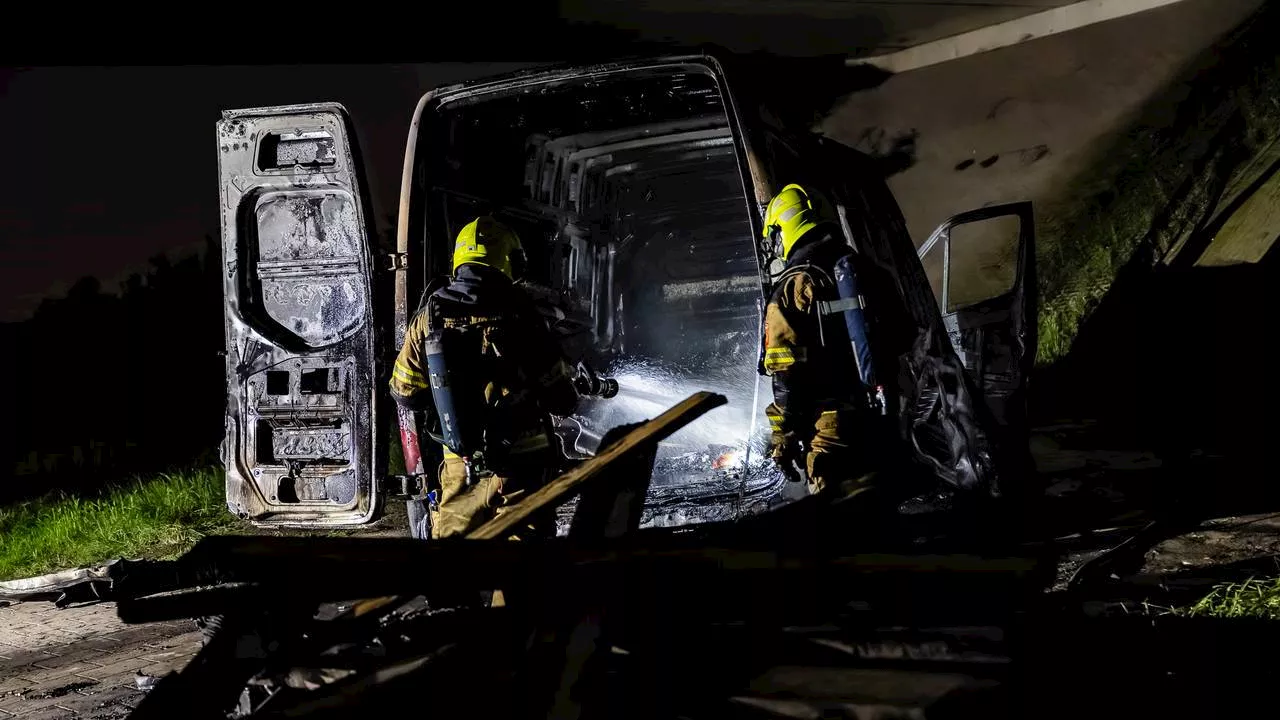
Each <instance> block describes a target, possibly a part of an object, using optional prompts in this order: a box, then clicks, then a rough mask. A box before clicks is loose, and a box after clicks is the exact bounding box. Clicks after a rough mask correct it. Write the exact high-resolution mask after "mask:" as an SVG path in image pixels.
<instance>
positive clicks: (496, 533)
mask: <svg viewBox="0 0 1280 720" xmlns="http://www.w3.org/2000/svg"><path fill="white" fill-rule="evenodd" d="M726 402H728V400H727V399H726V398H725V396H723V395H718V394H716V393H711V392H697V393H694V394H693V395H690V396H689V397H687V398H685V399H684V400H683V401H681V402H680V403H679V404H677V405H676V406H675V407H672V408H671V409H670V410H667V411H666V412H664V413H662V414H661V415H659V416H658V417H656V418H654V419H652V420H649V421H648V422H646V423H644V424H643V425H641V426H640V427H638V428H636V429H635V430H632V431H631V432H629V433H627V434H626V435H624V436H623V437H622V438H620V439H619V440H618V441H617V442H615V443H613V444H612V445H610V446H609V447H607V448H606V449H605V450H604V451H602V452H601V453H600V454H599V455H596V456H595V457H593V458H591V459H590V460H587V461H586V462H584V463H582V464H581V465H579V466H577V467H575V468H573V469H572V470H570V471H569V472H567V473H565V474H563V475H561V476H560V477H558V478H556V479H555V480H552V481H551V482H549V483H547V484H546V485H544V486H543V487H541V488H539V489H538V490H536V491H534V492H533V493H531V494H530V495H529V496H528V497H526V498H525V499H524V500H522V501H521V502H519V503H517V504H516V505H514V506H512V508H511V509H510V510H508V511H507V512H505V513H503V514H502V515H499V516H498V517H496V518H494V519H492V520H490V521H489V522H487V523H485V524H484V525H482V526H480V527H479V528H477V529H476V530H475V531H473V532H472V533H471V534H469V535H467V538H468V539H472V540H496V539H498V538H501V537H505V536H506V535H508V534H509V533H511V531H513V530H514V529H516V528H517V527H518V526H520V525H521V524H523V523H524V522H525V521H527V520H528V519H529V518H530V517H531V516H532V515H533V514H534V513H537V512H538V511H540V510H543V509H545V508H548V507H554V506H556V505H559V504H560V503H562V502H564V501H565V500H568V499H569V498H570V497H572V496H573V495H574V494H575V493H577V492H579V491H580V490H581V489H582V486H583V485H584V484H585V483H588V482H591V481H592V480H594V479H596V478H599V477H601V476H603V475H604V474H605V473H606V472H608V471H609V470H610V469H612V468H613V465H614V464H615V463H617V462H618V461H619V460H621V459H623V458H625V457H627V456H630V455H631V454H632V453H633V452H635V451H636V450H638V449H640V448H641V447H642V446H644V445H646V444H648V443H653V444H657V443H659V442H661V441H662V440H664V439H666V438H668V437H670V436H671V435H672V434H673V433H675V432H676V431H677V430H680V429H681V428H683V427H684V426H685V425H688V424H689V423H691V422H693V421H694V420H696V419H698V418H699V417H701V416H702V415H703V414H704V413H706V412H707V411H708V410H711V409H713V408H717V407H720V406H721V405H724V404H725V403H726Z"/></svg>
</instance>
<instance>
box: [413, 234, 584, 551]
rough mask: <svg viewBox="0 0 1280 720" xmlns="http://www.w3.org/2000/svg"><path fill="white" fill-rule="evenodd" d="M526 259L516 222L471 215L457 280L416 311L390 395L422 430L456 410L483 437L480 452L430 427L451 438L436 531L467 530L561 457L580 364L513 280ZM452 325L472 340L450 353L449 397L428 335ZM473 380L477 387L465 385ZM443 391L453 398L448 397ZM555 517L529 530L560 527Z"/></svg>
mask: <svg viewBox="0 0 1280 720" xmlns="http://www.w3.org/2000/svg"><path fill="white" fill-rule="evenodd" d="M523 266H524V253H523V250H522V248H521V245H520V239H519V237H517V235H516V233H515V232H514V231H512V230H511V229H510V228H509V227H507V226H506V225H504V224H503V223H501V222H499V221H497V220H495V219H494V218H492V217H488V216H483V217H479V218H477V219H475V220H473V221H472V222H470V223H468V224H467V225H466V226H465V227H463V228H462V231H461V232H459V233H458V236H457V240H456V242H455V244H454V251H453V276H452V280H451V282H450V283H449V284H448V285H447V286H445V287H443V288H441V289H439V290H437V291H435V292H434V293H432V294H430V295H429V296H428V298H427V299H426V300H425V301H424V302H423V304H422V306H421V307H420V308H419V310H418V312H417V313H416V314H415V315H414V317H413V319H412V320H411V321H410V323H409V326H408V328H407V330H406V333H405V338H404V345H403V347H401V349H400V354H399V356H398V357H397V358H396V362H395V366H394V368H393V370H392V376H391V394H392V397H393V398H394V399H395V400H396V402H397V403H398V404H400V405H401V407H402V408H405V409H407V410H409V411H411V413H412V416H413V417H415V418H419V422H421V426H420V427H419V428H417V430H418V436H419V437H424V438H425V437H427V432H428V431H429V430H430V429H431V428H430V427H429V426H430V425H432V423H431V421H430V420H427V418H435V419H437V421H438V420H439V419H444V418H446V416H448V420H449V421H450V422H454V423H456V424H465V423H467V422H470V423H473V426H472V427H470V428H462V427H453V428H452V429H453V430H454V431H457V432H462V433H464V434H466V433H470V434H471V435H472V436H473V437H474V436H482V437H483V438H484V440H483V445H484V447H483V452H482V453H481V452H476V453H474V456H473V455H472V454H467V455H459V454H458V453H457V452H455V451H456V450H458V449H459V448H457V447H450V446H449V445H448V441H447V440H446V437H447V436H448V433H444V432H443V431H442V433H437V434H433V435H432V437H434V438H435V439H436V440H437V441H441V444H442V445H444V447H443V461H442V462H441V463H440V467H439V475H438V481H439V498H438V500H437V501H436V502H435V503H434V507H433V508H432V512H431V518H430V520H431V536H432V537H433V538H444V537H452V536H462V535H466V534H467V533H469V532H471V531H473V530H475V529H476V528H478V527H480V526H481V525H483V524H484V523H485V522H487V521H488V520H490V519H491V518H493V517H496V516H497V515H500V514H502V512H503V511H504V509H505V508H507V507H509V506H510V505H512V504H513V503H515V502H517V501H518V500H519V499H521V498H522V497H524V496H526V495H528V494H529V493H530V492H532V491H533V490H535V489H537V488H538V487H539V486H541V485H542V484H543V483H544V482H545V481H546V480H547V479H548V478H547V476H548V474H549V472H550V469H551V468H552V467H553V466H554V464H555V456H554V454H553V453H554V445H553V443H552V434H551V425H550V414H557V415H567V414H569V413H571V412H572V411H573V410H574V408H575V406H576V404H577V400H578V394H577V391H576V390H575V388H574V384H573V376H574V373H573V370H572V368H570V366H569V365H568V363H567V362H566V361H565V359H564V356H563V353H562V352H561V350H560V348H559V346H558V344H557V342H556V341H555V338H554V337H553V336H552V335H551V333H550V331H549V330H548V328H547V326H546V324H545V322H544V321H543V319H542V317H541V316H540V315H539V314H538V313H537V311H536V308H535V306H534V304H533V302H531V300H530V298H529V297H528V296H527V295H526V293H524V292H523V291H521V290H520V289H519V287H518V286H517V285H516V283H515V282H514V281H515V280H517V279H519V278H520V276H521V274H522V272H523ZM445 329H452V330H457V331H461V334H460V335H457V337H470V338H472V339H473V340H474V344H470V345H468V344H463V345H457V346H454V347H457V348H461V349H460V350H446V351H445V352H443V353H442V355H443V358H444V359H443V363H444V364H445V365H446V366H447V372H448V373H449V378H450V380H451V382H450V387H449V388H448V389H449V390H450V391H451V392H452V395H451V396H444V397H443V398H442V396H440V395H434V396H433V389H432V387H431V383H430V382H429V380H428V378H429V377H430V376H431V373H430V371H429V366H430V367H431V370H434V371H437V375H439V374H440V373H439V372H438V371H439V369H440V368H439V366H432V365H431V363H432V357H431V355H430V352H429V349H430V348H433V347H437V346H433V345H431V344H430V341H431V338H432V337H434V336H433V332H436V331H441V330H445ZM450 352H453V353H455V354H454V355H452V356H451V355H450V354H449V353H450ZM459 378H461V380H460V379H459ZM466 388H476V390H477V391H476V392H474V393H471V394H467V393H466ZM434 392H439V389H437V390H436V391H434ZM442 399H443V400H444V401H445V402H446V403H450V404H451V407H442V405H443V404H445V403H442ZM402 414H403V413H402ZM446 424H447V423H446ZM476 425H482V426H483V427H477V426H476ZM436 426H437V427H440V425H438V424H437V425H436ZM455 444H461V443H455ZM474 450H475V448H470V449H468V450H467V451H466V452H468V453H471V452H472V451H474ZM482 456H483V457H482ZM481 459H483V463H481ZM549 520H550V518H544V519H542V520H541V521H539V522H537V523H534V524H533V525H531V526H530V527H529V528H528V530H527V533H528V534H532V535H542V534H546V533H549V532H552V531H553V528H552V527H549ZM521 536H523V533H521V534H518V537H521Z"/></svg>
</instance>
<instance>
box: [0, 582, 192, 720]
mask: <svg viewBox="0 0 1280 720" xmlns="http://www.w3.org/2000/svg"><path fill="white" fill-rule="evenodd" d="M199 649H200V632H199V630H197V629H196V626H195V623H194V622H192V621H179V622H167V623H154V624H150V625H126V624H124V623H122V622H120V619H119V618H117V617H116V607H115V603H109V602H104V603H94V604H87V605H78V606H71V607H67V608H63V609H61V610H59V609H57V608H55V607H54V605H53V603H49V602H34V603H14V604H12V605H8V606H3V607H0V720H11V719H12V718H14V717H17V718H22V720H37V719H39V720H43V719H45V718H49V719H54V718H92V719H93V720H117V719H118V718H124V717H126V716H127V715H128V714H129V712H130V711H132V709H133V707H134V706H135V705H136V704H137V702H138V700H139V699H141V698H142V696H143V693H142V691H140V690H138V687H137V682H136V681H135V679H134V677H135V675H136V674H137V673H138V672H141V673H142V674H144V675H154V676H161V675H164V674H165V673H167V672H170V671H173V670H177V669H181V668H182V667H183V666H184V665H185V664H186V663H187V661H188V660H190V659H191V657H192V656H193V655H194V654H195V653H196V651H197V650H199Z"/></svg>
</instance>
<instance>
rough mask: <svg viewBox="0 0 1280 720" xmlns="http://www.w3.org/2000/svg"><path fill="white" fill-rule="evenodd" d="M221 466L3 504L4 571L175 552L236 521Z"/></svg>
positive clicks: (0, 558)
mask: <svg viewBox="0 0 1280 720" xmlns="http://www.w3.org/2000/svg"><path fill="white" fill-rule="evenodd" d="M224 497H225V495H224V486H223V472H222V470H221V469H220V468H199V469H193V470H189V471H184V472H175V473H167V474H161V475H156V476H151V477H146V478H139V479H137V480H134V481H133V482H131V483H128V484H125V485H121V486H117V487H114V488H112V489H110V490H107V491H105V492H104V493H103V494H102V495H100V496H98V497H94V498H82V497H73V496H68V495H65V494H54V495H50V496H46V497H43V498H40V499H37V500H33V501H29V502H26V503H21V504H18V505H15V506H13V507H8V508H0V538H3V541H2V542H0V579H5V580H7V579H12V578H20V577H30V576H34V575H40V574H43V573H47V572H55V571H58V570H65V569H67V568H72V567H78V566H82V565H91V564H95V563H99V562H103V561H106V560H110V559H112V558H117V557H127V558H137V557H149V558H169V557H175V556H177V555H179V554H181V553H182V552H183V551H185V550H186V549H188V548H189V547H190V546H191V545H192V544H193V543H194V542H195V541H197V540H199V539H200V538H202V537H204V536H205V535H211V534H218V533H221V532H226V531H229V530H232V529H234V528H235V527H236V526H237V524H238V521H237V520H236V518H235V517H234V516H232V515H231V514H230V513H229V512H227V509H226V503H225V500H224Z"/></svg>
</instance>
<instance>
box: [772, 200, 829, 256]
mask: <svg viewBox="0 0 1280 720" xmlns="http://www.w3.org/2000/svg"><path fill="white" fill-rule="evenodd" d="M824 209H825V205H824V204H823V201H822V198H821V196H819V195H817V194H816V193H810V192H809V191H808V190H805V189H804V188H803V187H801V186H799V185H796V184H794V183H792V184H791V185H788V186H786V187H784V188H782V190H781V191H780V192H779V193H778V194H777V195H774V196H773V200H771V201H769V207H768V209H766V210H765V213H764V237H765V238H766V239H767V240H770V241H772V242H775V243H780V244H781V245H782V259H783V260H786V259H787V258H788V257H789V256H790V255H791V248H793V247H795V245H796V242H798V241H799V240H800V238H802V237H804V236H805V234H806V233H808V232H809V231H810V230H812V229H814V228H815V227H818V226H819V225H821V224H822V223H824V222H826V221H827V218H826V217H825V214H826V213H825V212H824Z"/></svg>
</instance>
